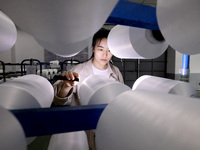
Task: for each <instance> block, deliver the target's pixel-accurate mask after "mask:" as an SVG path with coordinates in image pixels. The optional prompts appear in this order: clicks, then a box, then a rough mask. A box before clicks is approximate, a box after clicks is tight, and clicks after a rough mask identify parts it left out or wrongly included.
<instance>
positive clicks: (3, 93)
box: [0, 74, 54, 144]
mask: <svg viewBox="0 0 200 150" xmlns="http://www.w3.org/2000/svg"><path fill="white" fill-rule="evenodd" d="M53 97H54V90H53V87H52V85H51V84H50V82H49V81H48V80H47V79H45V78H44V77H41V76H39V75H32V74H31V75H25V76H22V77H18V78H15V79H13V80H10V81H7V82H5V83H2V84H1V85H0V99H1V101H0V105H1V106H3V107H4V108H7V109H25V108H43V107H50V106H51V103H52V101H53ZM34 139H35V137H29V138H27V144H29V143H31V142H32V141H33V140H34Z"/></svg>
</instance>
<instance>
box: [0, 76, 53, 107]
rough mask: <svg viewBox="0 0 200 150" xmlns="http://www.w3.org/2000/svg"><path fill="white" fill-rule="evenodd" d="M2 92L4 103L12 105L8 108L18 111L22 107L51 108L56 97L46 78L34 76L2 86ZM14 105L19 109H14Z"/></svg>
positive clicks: (0, 88)
mask: <svg viewBox="0 0 200 150" xmlns="http://www.w3.org/2000/svg"><path fill="white" fill-rule="evenodd" d="M3 91H4V92H3ZM0 92H1V94H0V95H1V96H0V97H1V99H2V102H4V104H8V105H10V106H7V108H9V109H18V108H19V107H20V106H21V108H26V107H27V108H37V107H50V106H51V103H52V101H53V97H54V91H53V87H52V85H51V84H50V82H49V81H48V80H47V79H45V78H44V77H41V76H39V75H33V74H31V75H25V76H22V77H18V78H15V79H13V80H10V81H8V82H5V83H3V84H1V85H0ZM7 97H9V98H10V99H8V98H7ZM2 102H0V103H2ZM38 104H39V105H38ZM13 105H15V106H16V105H17V106H19V107H18V108H14V107H13ZM10 107H12V108H10Z"/></svg>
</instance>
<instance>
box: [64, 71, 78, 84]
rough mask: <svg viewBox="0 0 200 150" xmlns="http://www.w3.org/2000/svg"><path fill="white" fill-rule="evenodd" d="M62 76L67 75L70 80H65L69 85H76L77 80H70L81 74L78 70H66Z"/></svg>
mask: <svg viewBox="0 0 200 150" xmlns="http://www.w3.org/2000/svg"><path fill="white" fill-rule="evenodd" d="M62 76H65V77H66V78H67V79H68V80H69V81H68V80H64V82H65V84H66V86H67V87H70V86H74V85H75V81H70V80H74V79H75V77H76V78H79V74H78V73H76V72H72V71H65V72H64V73H62Z"/></svg>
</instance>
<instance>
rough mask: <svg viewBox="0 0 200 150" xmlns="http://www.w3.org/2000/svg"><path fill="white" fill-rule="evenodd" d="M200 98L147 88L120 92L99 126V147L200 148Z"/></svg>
mask: <svg viewBox="0 0 200 150" xmlns="http://www.w3.org/2000/svg"><path fill="white" fill-rule="evenodd" d="M199 116H200V101H199V100H198V99H196V98H188V97H182V96H177V95H172V94H165V93H158V92H152V91H145V90H135V91H127V92H124V93H122V94H121V95H119V96H118V97H117V98H116V99H115V101H112V102H111V103H109V104H108V106H107V107H106V108H105V110H104V111H103V113H102V115H101V117H100V119H99V122H98V125H97V129H96V145H97V149H98V150H122V149H126V150H133V149H136V150H197V149H200V142H199V139H200V129H199V125H200V117H199Z"/></svg>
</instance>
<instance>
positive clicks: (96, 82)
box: [79, 75, 131, 105]
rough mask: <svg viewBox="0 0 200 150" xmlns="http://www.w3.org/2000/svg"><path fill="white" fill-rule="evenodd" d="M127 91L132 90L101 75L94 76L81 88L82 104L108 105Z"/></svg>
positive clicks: (87, 79)
mask: <svg viewBox="0 0 200 150" xmlns="http://www.w3.org/2000/svg"><path fill="white" fill-rule="evenodd" d="M127 90H131V88H130V87H128V86H127V85H124V84H122V83H120V82H117V81H114V80H111V79H108V78H106V77H104V76H101V75H92V76H89V77H88V78H86V79H85V80H84V81H83V82H82V84H81V86H80V91H79V95H80V102H81V105H94V104H108V103H110V102H111V101H112V100H113V99H114V98H115V97H116V96H117V95H119V94H121V93H122V92H125V91H127Z"/></svg>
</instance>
